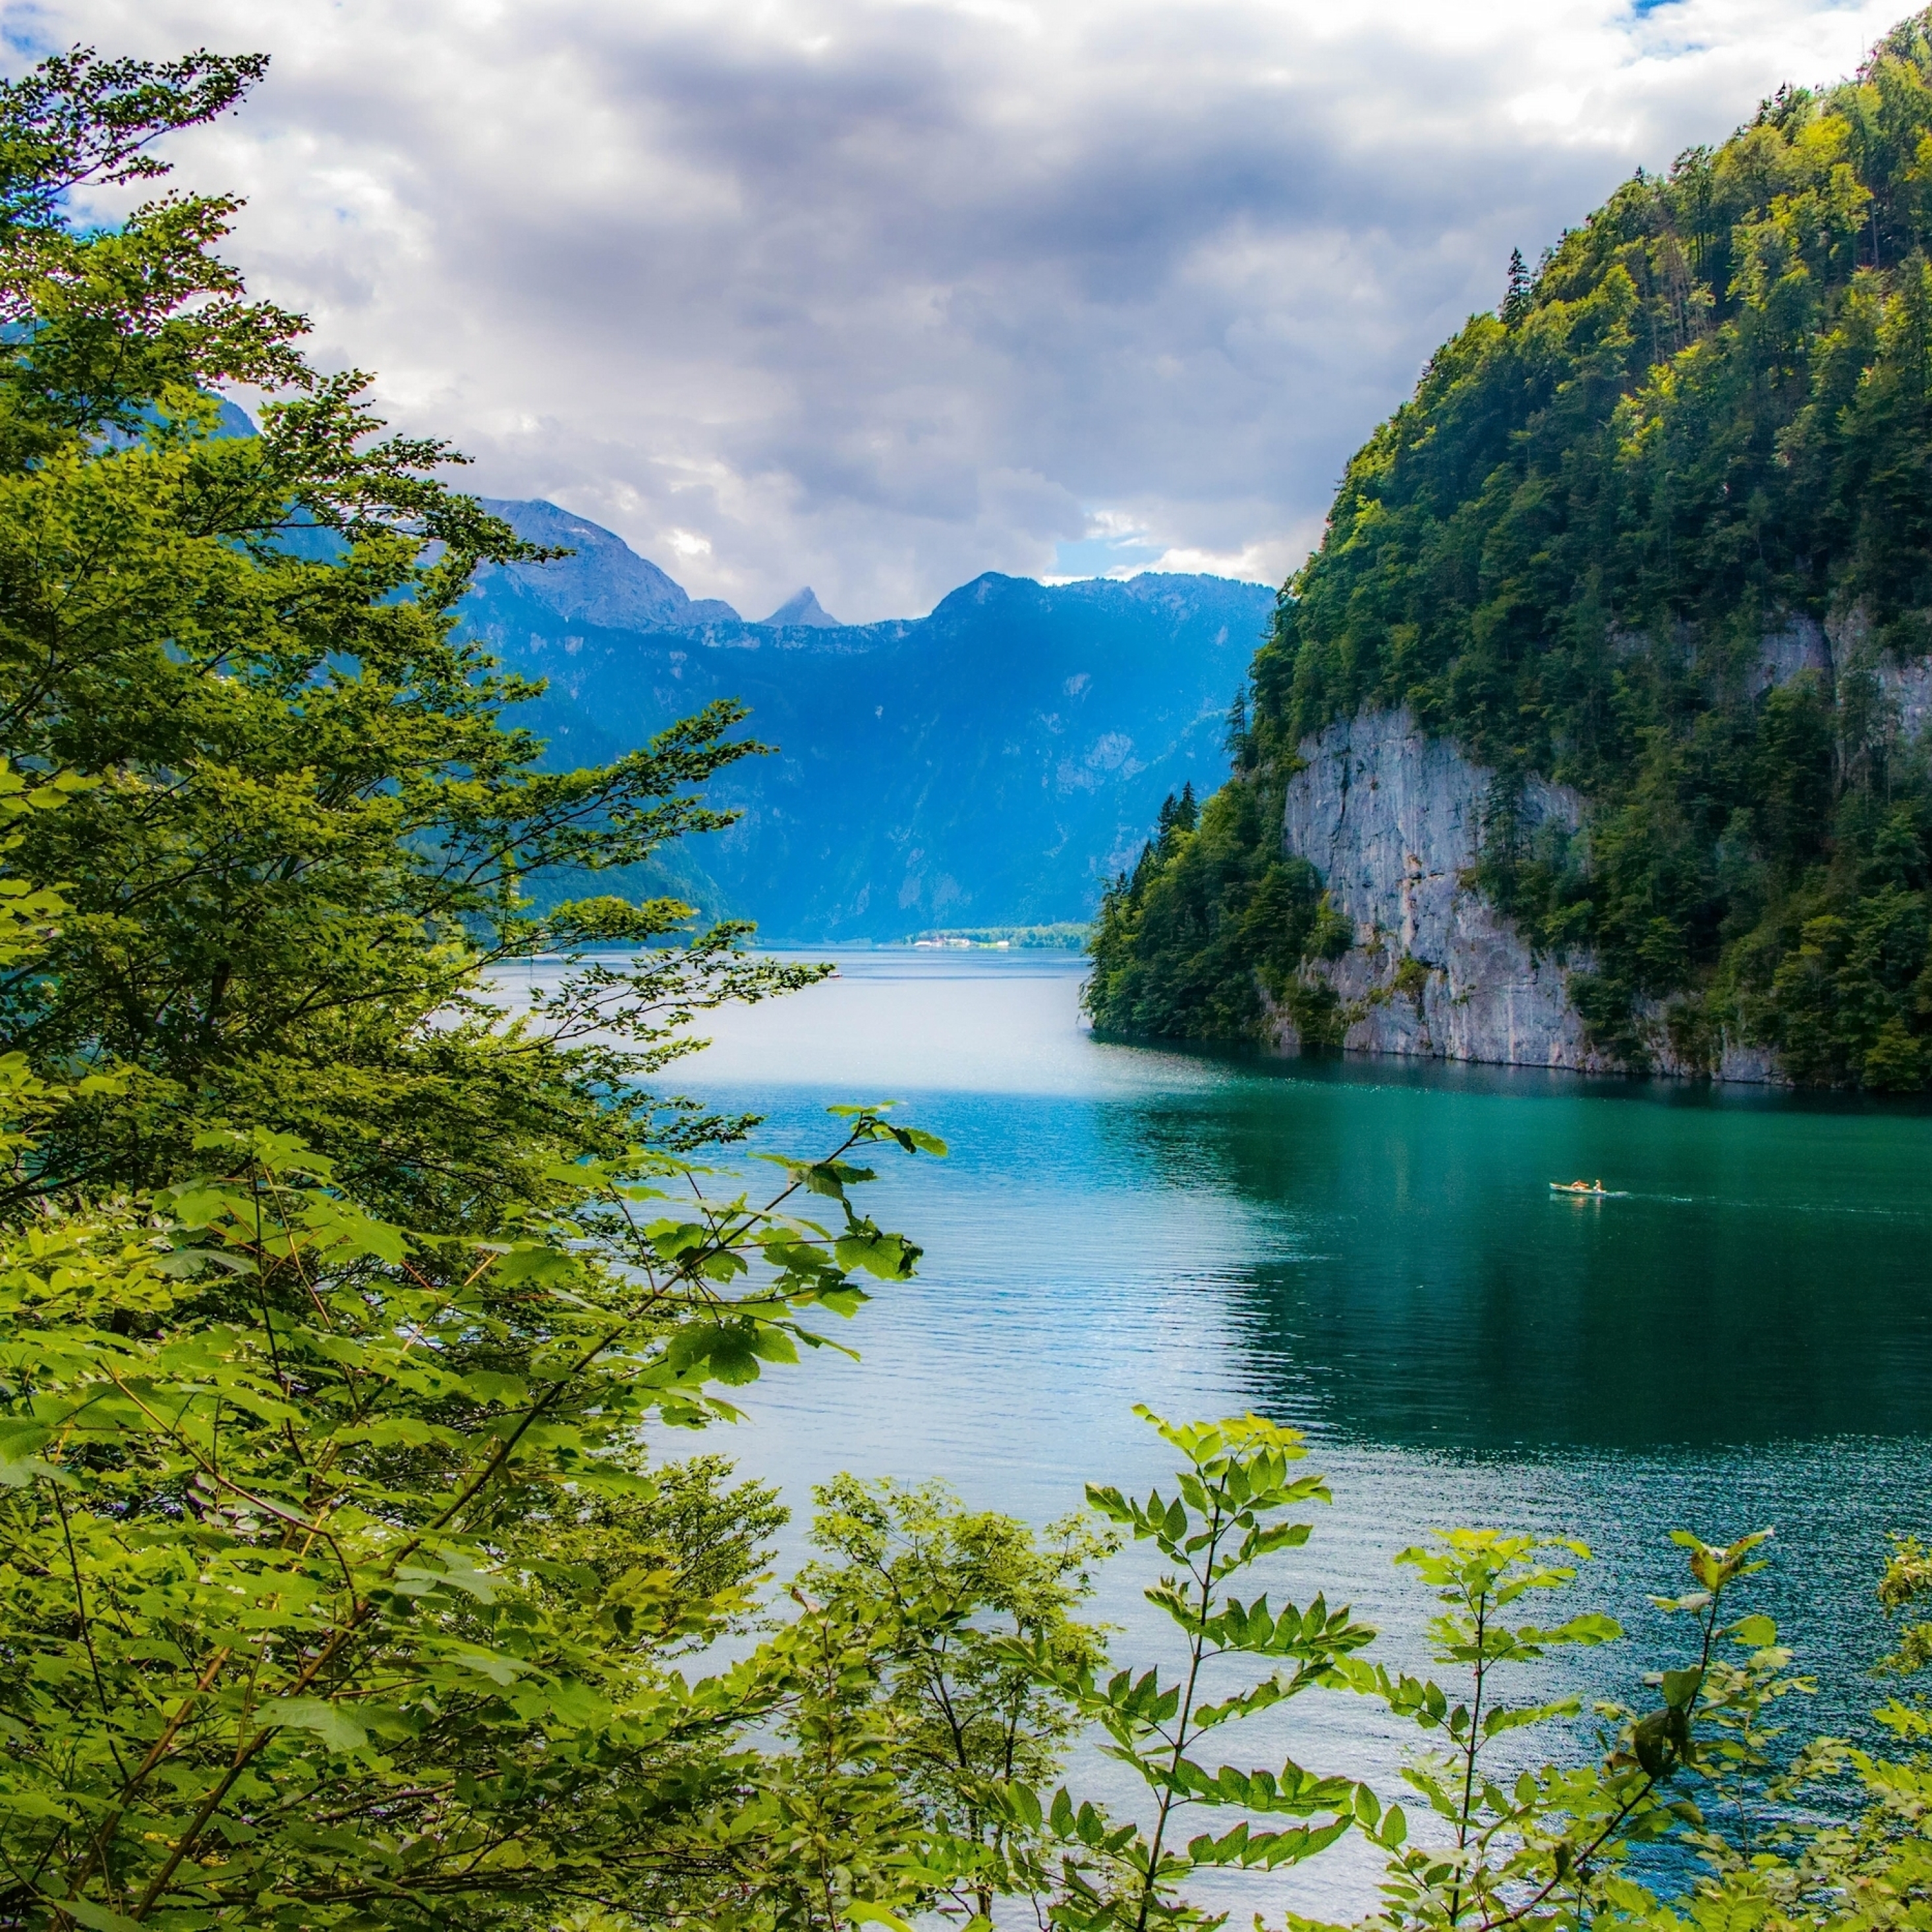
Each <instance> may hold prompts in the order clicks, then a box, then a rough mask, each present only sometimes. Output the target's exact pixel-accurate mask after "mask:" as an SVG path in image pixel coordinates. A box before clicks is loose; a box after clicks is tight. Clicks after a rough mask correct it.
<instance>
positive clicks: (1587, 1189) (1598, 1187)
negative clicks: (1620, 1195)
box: [1550, 1181, 1610, 1201]
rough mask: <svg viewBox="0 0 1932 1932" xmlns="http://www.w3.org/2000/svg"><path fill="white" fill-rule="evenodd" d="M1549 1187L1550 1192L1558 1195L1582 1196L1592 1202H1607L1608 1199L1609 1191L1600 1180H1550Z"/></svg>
mask: <svg viewBox="0 0 1932 1932" xmlns="http://www.w3.org/2000/svg"><path fill="white" fill-rule="evenodd" d="M1550 1188H1551V1190H1552V1191H1553V1192H1554V1193H1558V1194H1577V1195H1582V1196H1587V1197H1588V1198H1589V1199H1591V1200H1592V1201H1607V1200H1608V1199H1610V1190H1609V1189H1608V1188H1607V1187H1605V1186H1604V1184H1603V1183H1602V1182H1601V1181H1552V1182H1551V1183H1550Z"/></svg>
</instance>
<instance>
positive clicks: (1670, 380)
mask: <svg viewBox="0 0 1932 1932" xmlns="http://www.w3.org/2000/svg"><path fill="white" fill-rule="evenodd" d="M1928 248H1932V15H1927V14H1921V15H1918V16H1916V17H1914V18H1912V20H1909V21H1907V22H1906V23H1903V25H1901V26H1900V27H1898V28H1896V29H1895V30H1894V31H1893V32H1891V34H1888V36H1886V37H1885V39H1884V40H1882V42H1881V43H1879V46H1878V47H1877V48H1876V49H1875V51H1874V52H1873V55H1872V56H1871V58H1870V60H1869V61H1868V62H1867V63H1866V65H1865V66H1864V68H1862V69H1861V71H1860V73H1859V74H1858V77H1857V79H1856V80H1853V81H1851V82H1848V83H1845V84H1843V85H1842V86H1838V87H1835V88H1833V89H1830V90H1829V91H1827V92H1823V93H1815V94H1814V93H1812V92H1807V91H1805V90H1804V89H1794V88H1787V89H1783V90H1781V92H1779V93H1778V95H1777V97H1776V98H1775V99H1773V100H1771V101H1766V102H1765V103H1764V104H1763V106H1762V107H1760V110H1759V111H1758V113H1757V115H1756V116H1755V118H1754V119H1753V120H1752V121H1751V123H1750V124H1748V126H1746V127H1742V128H1740V129H1739V130H1738V132H1737V133H1736V134H1734V135H1733V136H1732V138H1731V139H1730V140H1728V141H1727V142H1725V143H1724V145H1722V146H1721V147H1719V148H1716V149H1715V150H1712V149H1706V148H1693V149H1691V150H1690V151H1688V152H1686V153H1685V154H1682V155H1681V156H1679V158H1678V160H1677V161H1676V164H1675V165H1674V166H1673V167H1672V168H1671V169H1670V172H1669V173H1668V174H1667V175H1664V176H1654V175H1648V174H1646V173H1644V172H1642V171H1640V172H1639V173H1638V174H1637V176H1636V177H1635V178H1634V179H1633V180H1631V181H1628V182H1627V183H1626V184H1625V185H1624V187H1622V188H1621V189H1619V191H1618V192H1617V193H1616V194H1615V195H1614V196H1613V197H1612V198H1611V199H1610V202H1608V203H1607V205H1606V206H1604V208H1601V209H1600V210H1599V211H1598V212H1597V213H1596V214H1594V215H1592V217H1590V219H1589V220H1588V221H1586V223H1584V224H1583V226H1581V227H1580V228H1578V229H1574V230H1573V231H1571V233H1568V234H1566V235H1565V236H1564V237H1563V238H1562V241H1561V242H1559V244H1558V245H1557V246H1556V248H1554V249H1553V250H1551V251H1550V252H1549V254H1547V256H1546V257H1545V259H1544V262H1543V264H1542V266H1541V270H1540V272H1538V275H1536V277H1535V280H1534V281H1533V282H1532V281H1530V280H1529V278H1528V277H1527V276H1526V275H1522V274H1520V273H1513V274H1512V276H1511V281H1510V285H1509V289H1508V294H1507V296H1506V298H1505V302H1504V303H1503V305H1502V311H1501V312H1500V314H1496V315H1487V314H1486V315H1480V316H1477V317H1473V318H1472V320H1470V322H1469V324H1468V325H1467V326H1466V327H1465V328H1464V329H1463V330H1462V331H1461V332H1460V334H1458V335H1457V336H1456V337H1455V338H1454V340H1453V341H1450V342H1448V343H1447V344H1445V345H1444V347H1442V349H1441V350H1439V352H1438V353H1436V356H1435V357H1434V358H1433V359H1432V361H1431V362H1430V365H1429V368H1428V369H1427V371H1426V372H1425V373H1424V376H1423V378H1422V380H1421V383H1420V384H1419V385H1418V389H1417V390H1416V392H1415V396H1414V397H1413V398H1412V400H1411V401H1409V402H1408V403H1406V404H1404V405H1403V407H1402V408H1401V409H1400V410H1397V412H1396V413H1395V414H1394V416H1392V417H1391V418H1390V419H1389V420H1388V422H1386V423H1385V424H1383V425H1382V427H1381V428H1379V430H1378V431H1376V434H1375V435H1374V436H1373V437H1371V438H1370V440H1369V442H1368V443H1367V445H1366V446H1364V448H1363V449H1361V451H1360V452H1358V455H1356V457H1355V459H1354V460H1353V461H1352V463H1350V464H1349V469H1348V472H1347V475H1346V478H1345V479H1344V481H1343V484H1342V487H1341V489H1340V493H1338V495H1337V498H1336V500H1335V502H1334V508H1333V509H1332V511H1331V514H1330V517H1329V523H1328V530H1327V532H1326V535H1325V537H1324V539H1323V541H1322V547H1321V550H1320V551H1319V553H1318V554H1317V555H1316V556H1314V557H1313V558H1312V559H1310V562H1308V564H1307V566H1306V567H1305V568H1304V569H1303V570H1302V571H1301V572H1300V573H1299V574H1298V576H1296V577H1295V579H1294V580H1292V582H1291V583H1290V584H1289V586H1287V587H1286V589H1285V590H1284V592H1283V595H1282V597H1281V599H1280V605H1279V609H1278V612H1277V619H1276V622H1275V625H1274V633H1273V634H1272V636H1271V638H1270V639H1269V640H1268V642H1266V643H1265V644H1264V646H1262V649H1261V651H1260V652H1259V654H1258V655H1257V656H1256V659H1255V663H1254V667H1253V718H1252V720H1250V719H1249V718H1247V715H1246V714H1245V711H1244V712H1243V714H1242V715H1241V717H1240V718H1239V719H1238V727H1239V728H1238V730H1237V732H1236V733H1235V734H1234V737H1235V775H1234V778H1233V779H1232V781H1231V783H1230V784H1229V786H1228V787H1226V788H1225V789H1224V790H1223V791H1222V792H1221V793H1219V794H1218V795H1217V796H1216V797H1215V798H1214V799H1211V800H1210V801H1209V802H1208V805H1207V806H1206V807H1205V808H1204V810H1203V811H1202V814H1201V820H1200V823H1199V827H1198V828H1196V829H1194V830H1193V831H1191V832H1184V833H1181V834H1179V835H1175V836H1173V837H1172V838H1168V839H1166V840H1165V841H1163V844H1161V845H1159V846H1157V847H1156V848H1155V849H1154V852H1153V853H1151V856H1150V857H1149V858H1148V859H1147V860H1145V861H1144V862H1143V865H1142V868H1140V869H1139V871H1137V872H1136V874H1135V875H1134V877H1133V878H1132V879H1131V880H1122V881H1121V882H1119V883H1118V884H1117V886H1116V887H1115V890H1114V891H1113V892H1112V893H1111V894H1110V895H1109V900H1108V903H1107V906H1106V910H1105V913H1104V915H1103V922H1102V927H1101V931H1100V935H1099V937H1098V938H1097V943H1096V946H1095V953H1096V956H1097V971H1096V973H1095V976H1094V982H1093V985H1092V988H1091V992H1090V995H1089V998H1090V1004H1091V1008H1092V1010H1093V1012H1094V1017H1095V1020H1096V1023H1097V1025H1101V1026H1103V1027H1105V1028H1110V1029H1114V1030H1118V1031H1124V1032H1136V1033H1143V1034H1169V1035H1176V1036H1188V1035H1193V1036H1197V1037H1214V1036H1223V1037H1226V1036H1231V1035H1236V1034H1242V1033H1244V1032H1248V1031H1253V1030H1254V1029H1256V1028H1257V1026H1258V1025H1259V1023H1260V1022H1261V1021H1262V1018H1263V1013H1264V1008H1263V1000H1262V993H1263V990H1264V989H1267V990H1268V991H1269V992H1271V993H1274V994H1275V995H1277V997H1278V996H1279V992H1280V984H1281V982H1282V981H1283V977H1284V975H1286V976H1288V977H1293V975H1294V974H1295V969H1296V968H1297V967H1298V965H1299V962H1300V959H1301V956H1302V955H1303V953H1304V947H1303V944H1302V942H1301V938H1299V936H1298V935H1299V931H1300V929H1299V927H1298V921H1299V920H1301V919H1305V917H1306V916H1307V913H1306V907H1307V904H1309V903H1310V897H1309V894H1310V886H1309V883H1308V882H1307V881H1301V882H1300V883H1296V882H1295V881H1293V880H1291V879H1290V877H1289V872H1288V871H1287V870H1286V868H1288V867H1289V865H1291V864H1292V862H1291V861H1288V860H1286V859H1279V858H1278V857H1277V856H1276V855H1277V851H1278V848H1279V844H1280V839H1279V826H1280V811H1279V809H1278V805H1279V793H1280V786H1281V785H1282V784H1283V782H1284V781H1285V779H1286V776H1287V775H1288V774H1289V772H1290V771H1291V770H1292V768H1293V765H1294V760H1295V754H1296V748H1297V746H1298V745H1299V744H1300V743H1301V742H1302V741H1303V740H1304V739H1305V738H1306V737H1307V736H1308V734H1310V733H1313V732H1315V731H1317V730H1320V729H1321V728H1322V727H1323V726H1324V725H1325V724H1328V723H1329V722H1330V721H1332V720H1334V719H1336V718H1341V717H1345V716H1347V715H1350V714H1352V713H1353V712H1355V711H1356V710H1358V709H1362V708H1364V707H1373V706H1395V705H1400V704H1406V705H1408V706H1410V707H1411V708H1412V710H1413V712H1414V713H1415V715H1416V716H1417V718H1418V719H1419V720H1420V721H1421V723H1422V724H1424V726H1425V727H1427V729H1429V730H1431V731H1433V732H1436V733H1442V734H1445V735H1448V736H1451V737H1453V738H1454V739H1455V740H1456V741H1457V742H1458V743H1459V744H1460V745H1463V747H1464V748H1466V750H1467V751H1469V753H1470V754H1472V756H1473V757H1475V758H1476V759H1478V760H1480V761H1481V762H1482V763H1484V764H1487V765H1489V766H1492V767H1493V768H1494V769H1495V770H1496V772H1497V773H1498V775H1499V781H1498V783H1497V784H1496V787H1495V796H1494V798H1493V802H1492V811H1491V814H1490V823H1489V824H1488V826H1487V850H1486V853H1485V855H1484V866H1483V877H1484V884H1485V885H1486V886H1487V888H1488V889H1489V890H1490V892H1491V894H1492V895H1493V897H1494V898H1495V899H1496V901H1497V903H1498V904H1499V905H1500V906H1501V907H1502V908H1503V909H1504V910H1505V911H1507V912H1508V913H1509V914H1510V915H1511V916H1512V917H1513V918H1514V919H1515V920H1516V921H1517V923H1518V925H1519V926H1520V928H1521V929H1522V930H1523V932H1524V933H1525V935H1526V936H1527V937H1528V938H1529V939H1530V941H1532V944H1535V946H1537V947H1539V948H1541V949H1545V950H1550V951H1553V952H1555V953H1559V954H1560V955H1562V956H1565V957H1566V958H1568V959H1571V961H1573V962H1575V963H1577V964H1579V965H1594V968H1595V970H1594V971H1592V972H1589V973H1583V972H1579V973H1578V974H1577V976H1576V977H1575V979H1574V981H1573V985H1574V987H1575V989H1576V992H1577V996H1578V998H1579V1002H1580V1005H1581V1007H1582V1008H1583V1012H1584V1014H1585V1017H1586V1020H1587V1021H1588V1022H1589V1025H1590V1028H1591V1029H1592V1034H1593V1035H1594V1037H1595V1039H1596V1040H1598V1043H1600V1044H1601V1045H1602V1046H1604V1047H1606V1048H1607V1049H1610V1050H1611V1051H1613V1052H1616V1053H1617V1054H1619V1055H1622V1056H1623V1057H1624V1058H1625V1059H1626V1060H1627V1061H1628V1062H1629V1063H1630V1064H1632V1065H1634V1066H1638V1067H1641V1066H1642V1065H1643V1064H1645V1062H1646V1057H1647V1055H1648V1054H1649V1052H1650V1050H1651V1044H1652V1042H1654V1041H1655V1039H1656V1038H1657V1037H1658V1030H1659V1029H1660V1028H1664V1029H1667V1031H1668V1033H1669V1036H1670V1038H1671V1039H1672V1040H1673V1043H1675V1044H1676V1046H1677V1048H1678V1049H1679V1052H1681V1053H1682V1054H1684V1055H1685V1056H1686V1057H1688V1058H1690V1059H1691V1060H1692V1061H1696V1060H1697V1059H1698V1058H1709V1056H1710V1055H1712V1054H1713V1053H1714V1052H1715V1049H1716V1046H1717V1044H1718V1038H1719V1035H1720V1032H1721V1030H1722V1031H1728V1032H1729V1034H1730V1036H1731V1037H1733V1038H1737V1039H1745V1040H1752V1041H1755V1042H1757V1043H1763V1044H1766V1045H1769V1046H1774V1047H1775V1048H1776V1049H1778V1052H1779V1054H1780V1055H1781V1058H1782V1061H1783V1063H1784V1066H1785V1067H1786V1068H1787V1070H1789V1071H1790V1073H1792V1074H1793V1076H1794V1077H1796V1078H1797V1079H1799V1080H1801V1081H1805V1082H1855V1083H1862V1084H1864V1085H1869V1086H1872V1087H1875V1088H1890V1089H1915V1088H1919V1087H1921V1086H1922V1085H1924V1084H1925V1082H1926V1080H1927V1076H1928V1073H1932V973H1928V971H1927V966H1928V957H1932V956H1929V955H1928V944H1932V916H1928V901H1927V887H1928V885H1932V868H1928V863H1927V855H1928V853H1932V768H1928V761H1927V755H1926V752H1925V749H1924V746H1923V745H1922V744H1921V743H1918V742H1914V741H1913V740H1912V738H1911V736H1909V734H1908V733H1907V732H1906V730H1905V729H1904V728H1903V719H1902V716H1901V706H1900V702H1899V693H1900V687H1901V685H1902V683H1903V682H1904V679H1903V676H1902V675H1901V673H1902V672H1903V670H1904V669H1905V668H1906V667H1913V666H1915V665H1917V664H1918V662H1919V661H1921V659H1922V658H1923V656H1924V654H1925V653H1926V652H1927V651H1928V650H1932V487H1928V486H1932V262H1928V259H1927V250H1928ZM1519 266H1520V265H1519ZM1828 631H1829V634H1830V636H1831V637H1832V640H1833V643H1832V652H1831V661H1830V663H1829V665H1827V664H1826V663H1825V662H1823V657H1824V653H1823V651H1822V650H1821V649H1819V648H1818V640H1820V639H1821V638H1822V637H1823V635H1824V634H1825V633H1826V632H1828ZM1768 639H1771V640H1779V639H1781V640H1782V643H1774V644H1773V645H1772V646H1769V647H1768V646H1767V642H1766V640H1768ZM1806 656H1811V657H1812V658H1817V659H1819V660H1820V661H1818V662H1817V663H1815V664H1813V665H1811V666H1809V667H1799V661H1800V660H1802V659H1803V658H1805V657H1806ZM1781 673H1784V674H1782V675H1781ZM1532 771H1534V772H1541V773H1543V774H1544V775H1547V776H1548V777H1550V778H1553V779H1556V780H1557V781H1561V782H1563V783H1565V784H1572V785H1574V786H1576V787H1578V788H1579V789H1580V790H1582V791H1583V793H1585V795H1586V797H1587V798H1588V799H1589V802H1590V815H1589V823H1588V825H1587V826H1586V832H1585V834H1584V835H1583V836H1582V837H1580V838H1576V839H1574V840H1570V841H1562V840H1556V839H1550V838H1545V839H1543V840H1541V841H1539V840H1538V839H1534V838H1523V837H1520V836H1519V835H1517V832H1516V829H1515V826H1514V819H1513V814H1512V813H1511V797H1512V795H1513V793H1514V791H1515V790H1517V787H1518V786H1519V784H1520V779H1521V778H1522V777H1523V775H1525V774H1526V773H1528V772H1532ZM1271 895H1273V897H1272V899H1271ZM1274 901H1279V903H1278V904H1277V903H1275V902H1274Z"/></svg>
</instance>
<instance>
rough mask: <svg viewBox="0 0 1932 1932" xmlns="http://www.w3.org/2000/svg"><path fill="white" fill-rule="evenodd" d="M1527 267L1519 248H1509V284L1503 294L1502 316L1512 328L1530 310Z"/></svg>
mask: <svg viewBox="0 0 1932 1932" xmlns="http://www.w3.org/2000/svg"><path fill="white" fill-rule="evenodd" d="M1529 291H1530V280H1529V267H1528V266H1527V264H1526V263H1525V262H1524V260H1523V251H1522V250H1521V249H1520V248H1512V249H1511V251H1510V265H1509V287H1508V289H1507V290H1505V293H1504V296H1503V306H1502V318H1503V320H1504V321H1505V322H1506V323H1508V324H1509V325H1510V326H1511V327H1512V328H1514V326H1516V325H1517V323H1520V321H1522V320H1523V317H1525V316H1526V315H1527V314H1529V310H1530V299H1529Z"/></svg>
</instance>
